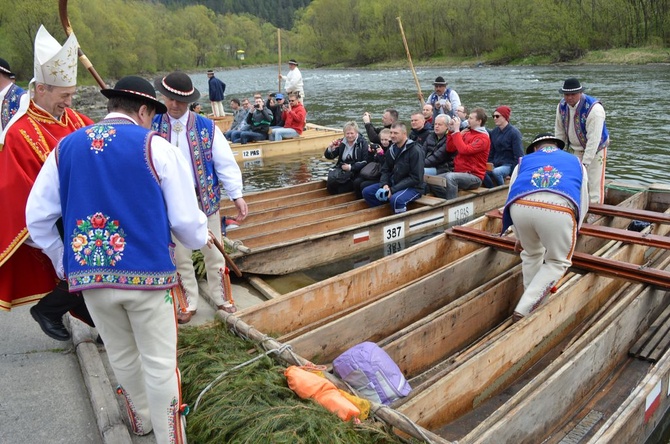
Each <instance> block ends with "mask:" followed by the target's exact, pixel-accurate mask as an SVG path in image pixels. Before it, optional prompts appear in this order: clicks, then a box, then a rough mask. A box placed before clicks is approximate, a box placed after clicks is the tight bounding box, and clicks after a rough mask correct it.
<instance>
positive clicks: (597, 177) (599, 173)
mask: <svg viewBox="0 0 670 444" xmlns="http://www.w3.org/2000/svg"><path fill="white" fill-rule="evenodd" d="M583 91H584V87H583V86H582V84H581V83H580V82H579V80H577V79H575V78H570V79H567V80H566V81H565V82H564V83H563V88H561V89H559V90H558V92H560V93H561V94H563V99H561V101H560V103H559V104H558V107H557V108H556V125H555V126H554V133H555V134H556V137H557V138H558V139H560V140H562V141H563V142H564V143H565V144H566V146H567V147H568V148H571V149H572V150H573V152H574V154H575V156H577V157H578V158H579V160H580V161H581V162H582V164H583V165H584V166H585V167H586V171H588V173H589V199H590V201H591V202H592V203H603V198H604V192H605V164H606V162H607V147H609V144H610V138H609V133H608V131H607V125H605V108H604V107H603V105H602V104H601V103H600V101H599V100H598V99H596V98H593V97H591V96H588V95H586V94H584V92H583Z"/></svg>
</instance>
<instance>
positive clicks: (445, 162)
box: [423, 131, 456, 174]
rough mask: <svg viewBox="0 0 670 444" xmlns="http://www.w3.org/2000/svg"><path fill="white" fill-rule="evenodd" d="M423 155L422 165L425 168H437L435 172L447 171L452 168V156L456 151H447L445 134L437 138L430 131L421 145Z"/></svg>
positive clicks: (454, 155)
mask: <svg viewBox="0 0 670 444" xmlns="http://www.w3.org/2000/svg"><path fill="white" fill-rule="evenodd" d="M423 152H424V155H425V161H424V166H425V167H426V168H437V174H443V173H448V172H449V171H453V170H454V157H456V152H453V153H450V152H448V151H447V134H446V133H445V134H444V135H443V136H442V137H441V138H439V139H438V137H437V134H435V132H432V131H431V133H430V134H429V135H428V138H427V139H426V143H424V145H423Z"/></svg>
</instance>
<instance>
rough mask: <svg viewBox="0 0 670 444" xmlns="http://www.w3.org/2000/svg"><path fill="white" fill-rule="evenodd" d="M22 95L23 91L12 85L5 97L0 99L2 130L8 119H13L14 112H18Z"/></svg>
mask: <svg viewBox="0 0 670 444" xmlns="http://www.w3.org/2000/svg"><path fill="white" fill-rule="evenodd" d="M24 93H25V91H24V90H23V89H22V88H21V87H19V86H17V85H12V86H10V87H9V89H8V90H7V94H5V97H4V98H3V99H2V108H0V121H2V125H1V126H2V128H4V127H5V126H7V122H9V119H11V118H12V117H14V114H16V111H18V109H19V102H20V101H21V96H22V95H23V94H24Z"/></svg>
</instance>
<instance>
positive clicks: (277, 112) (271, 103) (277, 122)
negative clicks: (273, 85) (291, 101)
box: [265, 93, 285, 128]
mask: <svg viewBox="0 0 670 444" xmlns="http://www.w3.org/2000/svg"><path fill="white" fill-rule="evenodd" d="M284 103H285V101H284V94H277V93H270V94H268V98H267V99H266V100H265V107H266V108H267V109H269V110H270V111H271V112H272V124H271V125H270V128H272V127H278V128H281V127H282V126H284V121H283V120H282V118H281V113H282V107H283V106H284Z"/></svg>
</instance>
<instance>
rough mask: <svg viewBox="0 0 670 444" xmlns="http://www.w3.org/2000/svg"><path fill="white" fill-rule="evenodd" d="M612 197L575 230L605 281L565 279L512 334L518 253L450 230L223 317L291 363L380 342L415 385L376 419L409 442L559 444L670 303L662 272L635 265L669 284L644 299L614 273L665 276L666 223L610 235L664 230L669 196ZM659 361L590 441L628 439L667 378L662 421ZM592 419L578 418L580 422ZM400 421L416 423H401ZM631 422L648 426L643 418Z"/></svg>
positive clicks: (669, 192)
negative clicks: (285, 349) (575, 411)
mask: <svg viewBox="0 0 670 444" xmlns="http://www.w3.org/2000/svg"><path fill="white" fill-rule="evenodd" d="M655 191H658V192H655ZM626 195H629V197H628V198H626V199H624V197H625V196H626ZM607 199H608V203H610V204H614V203H616V204H618V206H617V209H618V210H619V211H618V212H616V213H608V214H610V216H607V217H602V218H600V219H599V220H597V221H596V222H595V223H594V224H593V225H588V227H589V228H590V229H591V232H592V233H597V234H598V236H595V235H588V236H586V235H581V236H580V239H579V240H578V245H577V253H576V258H580V257H582V256H583V258H582V259H583V260H584V263H583V265H582V266H593V264H596V265H598V264H601V263H606V264H609V265H608V269H609V271H608V274H602V273H593V272H591V273H587V274H576V273H569V274H568V275H566V277H565V278H564V279H563V281H562V284H561V285H560V288H559V289H558V291H557V293H556V294H555V295H553V296H551V297H550V298H549V300H548V301H547V302H546V303H545V305H543V306H541V307H540V308H538V309H537V310H536V312H535V313H533V314H532V315H531V316H529V317H527V318H525V319H523V320H522V321H521V322H518V323H515V324H513V325H511V320H510V315H511V312H512V310H513V308H514V306H515V305H516V302H517V301H518V298H519V297H520V296H521V293H522V292H523V284H522V276H521V269H520V265H519V258H518V256H517V255H514V254H508V253H506V252H503V251H500V250H498V249H494V248H491V247H488V246H484V245H481V244H476V243H472V242H469V241H467V240H462V239H460V238H458V237H456V235H455V234H452V235H448V236H447V235H445V236H439V237H436V238H432V239H430V240H427V241H425V242H423V243H421V244H418V245H415V246H413V247H410V248H408V249H406V250H404V251H401V252H400V253H398V254H396V255H394V256H390V257H386V258H383V259H380V260H378V261H375V262H373V263H371V264H368V265H366V266H364V267H361V268H358V269H355V270H351V271H350V272H347V273H344V274H342V275H338V276H335V277H333V278H331V279H328V280H326V281H323V282H321V283H317V284H314V285H311V286H309V287H306V288H303V289H301V290H297V291H295V292H292V293H289V294H287V295H284V296H282V297H280V298H277V299H275V300H272V301H269V302H267V303H264V304H261V305H259V306H256V307H251V308H249V309H246V310H242V311H240V312H238V314H237V317H227V316H224V318H226V319H227V321H228V322H229V323H230V324H231V326H232V325H234V324H235V323H236V322H237V323H239V322H240V320H241V322H243V323H244V324H245V325H249V326H253V327H254V328H255V329H257V330H260V331H261V332H265V333H269V334H270V333H271V334H273V335H277V336H278V341H279V342H280V343H281V342H288V343H289V344H290V345H291V347H292V353H293V354H297V355H298V356H300V359H299V360H298V362H301V360H305V359H306V360H309V361H311V362H314V363H317V364H328V363H330V362H331V361H332V360H333V358H335V357H336V356H338V355H339V354H340V353H342V352H343V351H344V350H346V349H348V348H349V347H351V346H353V345H355V344H357V343H360V342H362V341H366V340H370V341H376V342H377V343H379V344H380V346H382V347H383V348H384V349H385V350H386V351H387V352H388V353H389V355H390V356H391V357H392V358H393V359H394V360H395V362H396V363H397V364H398V365H399V366H400V368H401V369H402V370H403V372H404V373H405V374H406V376H407V377H408V379H409V381H410V383H411V384H412V387H413V389H414V390H413V392H412V393H411V394H410V395H409V396H408V397H406V398H404V399H402V400H400V401H398V402H397V403H396V404H394V405H393V406H392V407H393V409H381V410H379V411H378V412H377V415H378V416H379V417H381V418H382V419H385V420H387V421H389V422H390V423H391V424H392V425H394V426H396V427H400V429H401V430H402V431H403V432H404V433H408V434H410V435H412V436H416V437H419V438H421V437H422V436H423V437H425V436H426V434H428V435H429V436H431V439H432V440H433V442H449V440H458V442H459V443H463V442H467V443H470V442H517V441H519V442H542V441H543V440H544V439H553V440H555V441H558V440H560V436H559V435H560V430H563V431H564V433H563V435H565V434H566V433H567V432H565V430H566V429H565V427H564V428H561V424H562V421H565V419H566V418H572V414H571V412H572V407H574V406H575V405H586V406H588V405H590V404H589V400H590V398H587V396H588V395H592V394H594V393H598V392H599V385H598V383H602V381H604V380H606V377H607V376H606V375H608V372H610V373H611V372H612V371H613V370H616V368H617V365H616V363H617V362H619V361H618V360H620V359H621V356H622V354H623V355H624V356H625V353H626V351H625V350H627V347H630V344H632V343H634V342H635V337H636V336H639V334H640V332H641V331H643V330H644V325H645V324H646V325H650V324H651V323H652V321H653V320H654V319H655V318H656V317H655V315H657V314H658V313H660V312H661V311H662V309H664V308H665V306H666V305H667V303H668V302H670V301H668V295H667V292H666V290H667V288H668V287H670V277H669V276H670V275H669V274H668V273H667V272H663V271H656V272H654V271H651V270H646V271H645V269H641V268H640V267H637V268H638V270H637V274H638V275H639V276H640V277H641V278H645V279H646V278H648V277H650V276H655V277H656V278H657V279H660V281H659V282H661V284H662V285H664V286H665V288H666V290H664V291H658V290H649V291H651V292H652V293H653V294H654V296H652V297H647V296H645V294H646V293H644V292H643V291H641V290H640V288H641V287H644V285H642V284H628V283H627V282H628V281H627V280H624V279H622V278H620V277H616V276H612V275H611V274H612V273H613V272H614V273H619V271H620V270H621V272H622V273H623V272H624V270H626V269H627V268H626V267H624V266H623V265H622V264H621V262H624V263H628V264H645V263H649V264H653V265H656V264H657V263H658V264H659V266H660V268H661V269H664V268H665V267H667V264H668V259H667V253H666V252H665V250H664V249H662V248H655V247H650V246H649V243H651V244H654V242H655V241H656V240H659V242H661V245H663V243H662V241H661V240H660V239H662V238H661V237H654V236H666V235H667V234H668V232H669V231H670V226H669V225H668V224H667V222H666V224H653V225H652V226H651V228H650V229H649V231H650V233H644V234H641V235H634V234H626V237H625V239H626V243H623V242H621V241H618V240H612V239H610V238H608V236H614V234H622V233H620V232H619V231H617V230H620V229H622V228H625V227H626V226H627V225H628V223H629V222H630V219H629V218H630V217H631V216H630V215H629V214H627V213H626V211H631V212H632V213H631V214H633V215H641V214H642V213H641V211H640V210H642V209H648V210H652V211H655V212H658V211H663V212H666V214H665V215H661V216H659V219H658V220H661V221H670V219H669V216H668V214H667V209H668V204H669V203H670V189H668V188H664V189H662V190H657V189H650V190H644V191H641V192H638V193H635V194H633V195H630V193H627V192H625V190H618V189H616V188H609V189H608V193H607ZM600 210H602V211H603V212H606V210H607V209H606V208H605V207H603V208H601V209H600ZM465 227H466V229H465V230H463V231H464V232H465V231H468V229H469V230H481V231H483V232H490V233H496V232H497V231H498V230H499V229H500V220H499V219H498V218H496V217H492V216H489V215H487V216H483V217H481V218H478V219H477V220H475V221H472V222H470V223H468V224H466V225H465ZM454 231H456V230H454ZM622 236H623V234H622ZM645 238H649V239H645ZM632 241H634V242H635V243H628V242H632ZM645 242H647V245H645V244H644V243H645ZM666 248H667V247H666ZM585 258H590V259H588V260H589V261H591V262H592V264H591V265H589V263H588V261H587V260H586V259H585ZM582 259H580V260H582ZM615 261H619V262H615ZM576 262H577V261H575V263H576ZM598 266H601V265H598ZM612 267H617V268H612ZM628 268H630V267H628ZM630 276H632V277H633V278H637V277H636V276H635V275H630ZM635 289H637V290H635ZM635 291H637V293H635ZM623 301H627V302H626V303H624V302H623ZM626 307H630V308H626ZM614 320H617V321H616V322H614ZM238 328H239V325H238ZM605 332H607V334H605ZM601 337H605V338H608V339H606V340H601V339H600V338H601ZM622 344H623V346H622ZM622 350H623V351H622ZM568 352H570V353H568ZM561 353H562V354H561ZM666 355H667V353H666ZM663 356H664V358H663V359H661V360H659V361H658V362H659V364H658V365H657V366H654V371H653V372H651V371H648V372H647V374H646V375H647V376H646V377H644V378H642V382H640V384H638V385H639V386H640V387H639V388H638V389H636V390H635V391H634V392H631V394H630V396H629V398H628V399H624V400H621V399H620V405H621V407H620V408H619V410H617V415H614V416H612V417H611V419H609V420H608V422H607V427H606V428H605V430H604V431H603V432H600V434H599V435H596V436H594V438H593V439H594V441H593V442H606V441H607V439H611V438H612V436H618V435H612V434H611V433H620V430H622V428H626V427H628V428H630V429H631V432H629V433H632V434H634V433H636V432H635V430H637V429H634V428H633V427H630V423H631V420H630V417H631V415H633V414H634V412H635V411H637V412H638V413H639V409H640V400H641V399H645V400H648V396H649V395H647V392H645V390H649V392H648V393H657V392H658V390H657V389H656V387H657V385H658V381H661V389H660V391H661V398H663V400H662V401H661V403H659V404H660V405H661V407H659V408H658V410H657V411H656V412H655V413H654V414H653V415H651V416H650V420H649V421H655V422H657V421H658V417H660V415H661V414H662V412H663V411H664V410H665V408H667V404H668V402H667V400H666V399H665V398H666V397H667V395H666V394H667V393H668V391H667V385H666V384H667V381H668V378H667V377H665V376H666V371H668V369H669V368H670V365H668V363H667V362H666V361H667V357H665V355H663ZM592 360H595V361H594V362H595V363H593V362H592ZM552 361H553V362H552ZM601 367H602V368H601ZM614 373H615V374H616V372H614ZM642 373H643V374H644V372H642ZM635 383H637V381H635ZM633 387H635V384H633ZM624 398H625V396H624ZM623 401H626V402H623ZM652 404H653V402H652ZM636 409H637V410H636ZM580 411H581V410H580ZM630 412H633V413H630ZM587 416H588V414H587V415H585V416H582V417H580V418H581V419H584V418H586V419H587V422H588V420H590V418H587ZM403 417H406V418H409V419H410V420H411V421H413V422H414V423H415V424H417V425H418V426H407V427H405V426H403V425H402V424H404V422H403V421H404V420H401V418H403ZM580 418H577V419H573V422H574V421H579V420H580ZM636 421H637V423H638V424H639V423H642V421H643V419H640V417H639V414H638V417H637V420H636ZM652 426H653V423H652ZM650 427H651V426H648V427H647V428H650ZM557 428H558V430H559V431H558V432H557ZM424 432H425V433H424ZM422 433H424V434H423V435H422ZM645 433H646V432H645ZM561 436H562V435H561ZM636 439H639V438H636ZM617 441H618V439H617ZM622 442H629V441H627V440H624V441H622Z"/></svg>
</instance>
